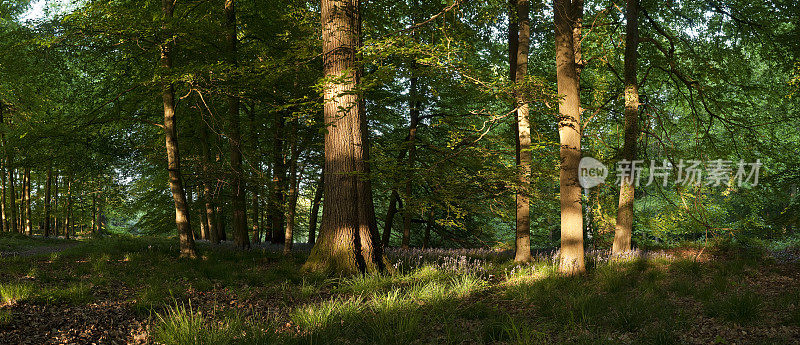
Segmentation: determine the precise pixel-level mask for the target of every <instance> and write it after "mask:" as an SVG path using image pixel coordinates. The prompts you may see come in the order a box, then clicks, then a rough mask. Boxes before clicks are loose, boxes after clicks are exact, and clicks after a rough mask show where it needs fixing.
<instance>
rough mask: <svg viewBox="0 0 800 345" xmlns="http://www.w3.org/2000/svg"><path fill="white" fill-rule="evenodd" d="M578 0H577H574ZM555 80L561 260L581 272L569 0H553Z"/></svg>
mask: <svg viewBox="0 0 800 345" xmlns="http://www.w3.org/2000/svg"><path fill="white" fill-rule="evenodd" d="M578 1H580V0H578ZM553 9H554V11H553V12H554V23H555V43H556V81H557V84H558V94H559V95H560V96H562V97H563V100H562V101H561V102H560V103H559V106H558V110H559V114H560V115H559V123H558V134H559V138H560V141H561V149H560V152H559V155H560V158H561V169H560V173H559V175H560V176H559V180H560V192H561V263H560V267H559V271H561V272H562V273H566V274H575V273H581V272H584V271H585V270H586V269H585V266H584V249H583V210H582V209H581V187H580V185H579V184H578V163H579V162H580V159H581V125H580V123H581V122H580V93H579V86H578V75H577V69H576V65H575V51H574V37H573V21H574V16H575V10H574V7H573V4H572V3H570V1H569V0H554V6H553Z"/></svg>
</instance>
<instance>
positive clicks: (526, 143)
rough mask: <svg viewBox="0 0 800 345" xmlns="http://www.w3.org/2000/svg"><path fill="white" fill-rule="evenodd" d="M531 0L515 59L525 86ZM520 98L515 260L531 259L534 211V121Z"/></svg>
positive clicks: (521, 9) (523, 10) (523, 6)
mask: <svg viewBox="0 0 800 345" xmlns="http://www.w3.org/2000/svg"><path fill="white" fill-rule="evenodd" d="M529 9H530V2H529V1H528V0H517V18H518V19H517V24H518V27H519V35H518V39H519V41H518V44H517V59H516V61H515V65H516V66H515V67H516V70H517V71H516V73H514V76H515V78H516V80H515V81H516V83H517V85H518V86H519V85H523V84H524V83H525V78H526V77H527V75H528V50H529V49H530V38H531V26H530V19H529V17H528V12H529ZM515 94H516V99H517V126H516V132H517V143H518V145H517V149H518V151H517V157H518V158H517V169H518V171H517V174H518V179H519V180H518V184H519V191H518V192H517V198H516V199H517V200H516V201H517V222H516V230H517V231H516V232H517V234H516V254H515V256H514V261H516V262H528V261H530V260H531V211H530V194H529V193H530V184H531V182H530V174H531V124H530V120H529V118H528V113H529V106H528V101H527V97H528V96H527V94H525V92H516V93H515Z"/></svg>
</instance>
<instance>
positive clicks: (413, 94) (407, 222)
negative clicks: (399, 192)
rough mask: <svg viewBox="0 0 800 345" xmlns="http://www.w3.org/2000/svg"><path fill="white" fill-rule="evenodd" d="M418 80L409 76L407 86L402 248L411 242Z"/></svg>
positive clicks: (412, 71)
mask: <svg viewBox="0 0 800 345" xmlns="http://www.w3.org/2000/svg"><path fill="white" fill-rule="evenodd" d="M416 65H417V64H416V62H412V64H411V73H412V74H413V73H416V70H417V68H416ZM418 83H419V80H418V78H417V77H416V76H413V75H412V77H411V87H410V88H409V98H410V99H409V102H408V106H409V109H410V112H409V115H410V116H409V117H410V118H411V122H410V124H409V125H408V140H407V141H406V143H405V144H406V145H407V149H408V161H407V162H406V169H408V173H406V180H405V186H403V194H404V197H405V199H406V200H405V202H404V203H403V204H404V205H403V206H404V207H403V240H402V242H401V246H402V248H403V249H408V247H409V244H410V243H411V218H412V216H413V214H412V212H411V211H412V206H411V205H412V204H413V202H412V201H411V199H412V193H413V183H414V160H415V159H416V152H417V143H416V139H417V126H418V124H419V113H420V107H421V106H422V101H421V100H420V98H419V85H418Z"/></svg>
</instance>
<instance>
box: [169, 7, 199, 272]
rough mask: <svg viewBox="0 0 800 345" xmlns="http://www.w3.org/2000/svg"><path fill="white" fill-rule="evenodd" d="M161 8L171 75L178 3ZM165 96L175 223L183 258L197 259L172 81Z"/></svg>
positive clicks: (170, 181) (170, 180)
mask: <svg viewBox="0 0 800 345" xmlns="http://www.w3.org/2000/svg"><path fill="white" fill-rule="evenodd" d="M161 5H162V11H163V15H164V21H163V24H162V27H161V28H162V34H163V35H164V37H163V39H164V41H163V42H162V43H161V68H162V69H163V72H168V71H169V70H170V69H172V49H173V47H174V43H173V39H174V38H173V37H172V34H171V31H170V26H171V23H170V22H171V21H172V14H173V11H174V6H175V2H174V1H171V0H162V2H161ZM161 95H162V99H163V101H164V133H165V136H164V137H165V142H166V148H167V170H168V171H169V185H170V190H171V191H172V199H173V201H174V202H175V224H176V226H177V228H178V238H179V241H180V255H181V257H190V258H194V257H197V251H196V250H195V245H194V236H192V228H191V226H190V224H189V209H188V205H187V204H186V194H185V191H184V189H183V177H182V176H181V156H180V151H179V150H178V133H177V128H176V126H175V122H176V121H175V90H174V87H173V85H172V82H171V81H163V82H162V90H161Z"/></svg>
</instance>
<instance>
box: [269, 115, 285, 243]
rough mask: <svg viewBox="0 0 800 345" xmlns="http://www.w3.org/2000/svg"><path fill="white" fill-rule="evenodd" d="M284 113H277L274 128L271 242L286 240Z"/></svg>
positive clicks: (270, 204)
mask: <svg viewBox="0 0 800 345" xmlns="http://www.w3.org/2000/svg"><path fill="white" fill-rule="evenodd" d="M283 127H284V126H283V115H282V114H281V113H277V114H275V118H274V122H273V129H274V130H275V136H274V137H273V141H272V154H273V164H272V197H271V198H270V199H269V205H268V209H269V214H270V217H271V219H272V222H271V224H270V229H271V233H270V242H272V243H275V244H277V243H282V242H283V241H284V240H285V235H284V233H283V230H284V223H285V217H284V207H285V206H286V205H285V204H286V198H285V196H286V195H285V194H284V190H285V188H284V187H285V186H284V185H285V184H286V182H285V181H286V164H285V163H284V154H283V135H284V133H283Z"/></svg>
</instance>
